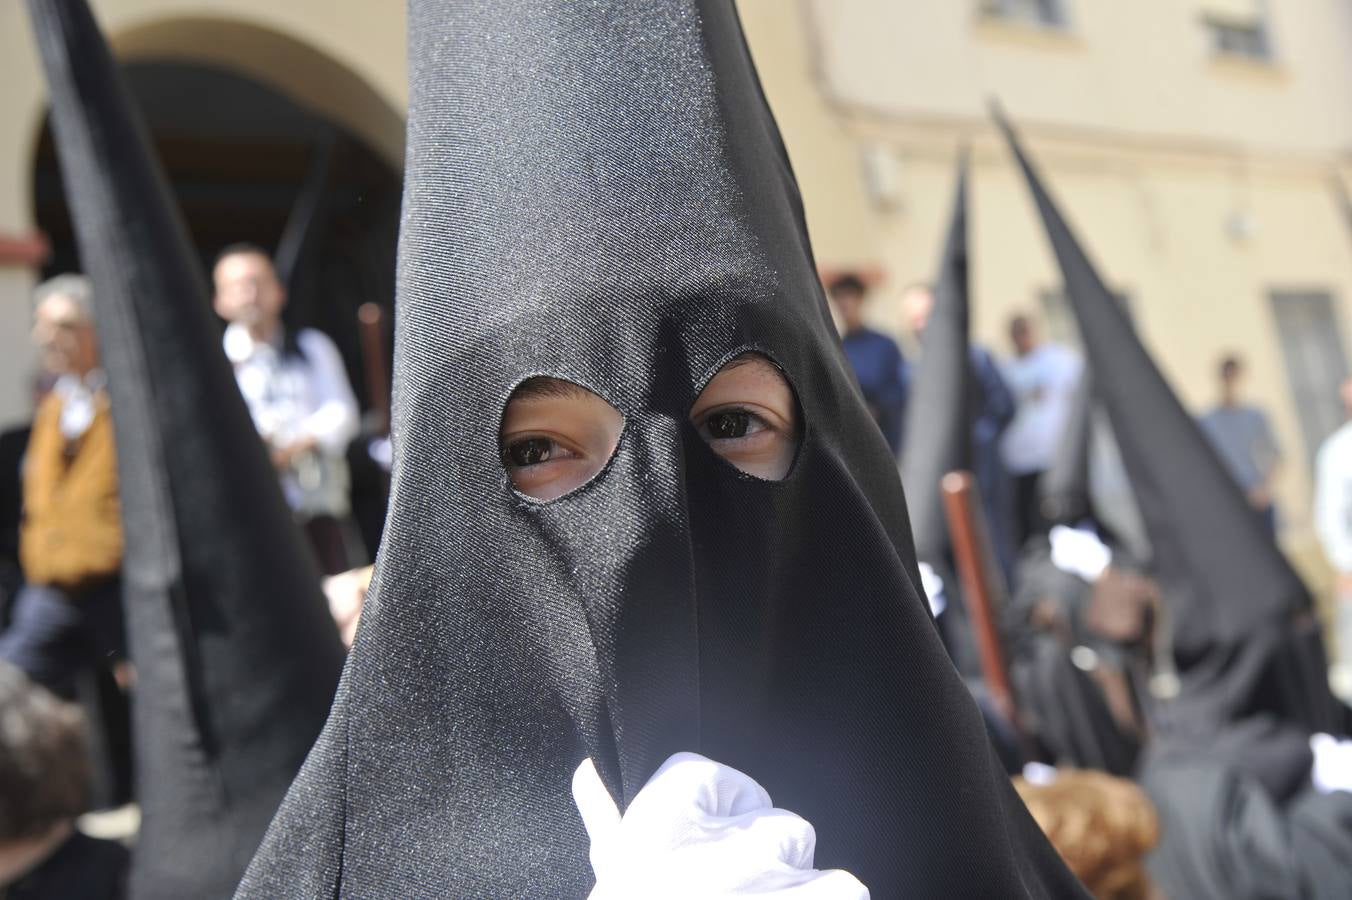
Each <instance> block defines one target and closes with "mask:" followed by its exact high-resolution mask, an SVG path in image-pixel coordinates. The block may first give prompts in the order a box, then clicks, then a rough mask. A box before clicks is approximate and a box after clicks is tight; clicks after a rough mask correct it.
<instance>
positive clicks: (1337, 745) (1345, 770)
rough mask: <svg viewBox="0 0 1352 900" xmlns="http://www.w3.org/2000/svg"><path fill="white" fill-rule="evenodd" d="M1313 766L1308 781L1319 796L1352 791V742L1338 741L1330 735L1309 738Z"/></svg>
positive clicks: (1317, 735)
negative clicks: (1312, 752) (1312, 783)
mask: <svg viewBox="0 0 1352 900" xmlns="http://www.w3.org/2000/svg"><path fill="white" fill-rule="evenodd" d="M1310 749H1311V750H1313V751H1314V766H1313V767H1312V768H1311V769H1310V779H1311V780H1312V781H1313V782H1314V787H1315V790H1317V791H1319V793H1321V794H1331V793H1333V792H1334V791H1352V741H1349V740H1342V741H1340V740H1338V739H1337V738H1336V737H1334V736H1333V735H1330V734H1314V735H1311V736H1310Z"/></svg>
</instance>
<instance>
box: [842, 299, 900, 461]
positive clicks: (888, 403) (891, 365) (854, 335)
mask: <svg viewBox="0 0 1352 900" xmlns="http://www.w3.org/2000/svg"><path fill="white" fill-rule="evenodd" d="M827 295H828V296H829V297H830V298H831V306H832V308H833V309H834V310H835V311H836V316H837V319H838V322H839V325H840V340H841V344H843V345H844V347H845V356H846V358H847V359H849V361H850V368H852V369H854V375H855V378H857V379H858V380H859V386H860V388H862V389H863V391H864V402H865V403H867V404H868V409H869V412H870V413H872V414H873V419H874V421H876V422H877V423H878V428H879V429H881V430H882V433H883V437H884V438H886V439H887V446H888V447H890V448H892V455H893V456H895V455H896V454H897V453H899V452H900V451H901V437H902V435H901V429H902V425H903V423H904V422H905V420H906V358H905V357H904V356H902V353H901V348H900V347H898V346H897V342H896V341H894V340H892V339H891V338H890V337H888V336H887V335H885V334H883V333H882V332H879V331H874V330H873V329H872V328H869V327H868V326H867V325H865V324H864V304H865V302H867V300H868V289H867V288H866V287H865V286H864V282H863V281H862V280H861V279H860V278H859V276H857V275H841V276H840V277H838V278H835V279H833V280H832V281H831V283H830V285H828V286H827Z"/></svg>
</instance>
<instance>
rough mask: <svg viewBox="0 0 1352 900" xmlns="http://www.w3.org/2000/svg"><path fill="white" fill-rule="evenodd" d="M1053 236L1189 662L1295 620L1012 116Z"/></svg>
mask: <svg viewBox="0 0 1352 900" xmlns="http://www.w3.org/2000/svg"><path fill="white" fill-rule="evenodd" d="M996 116H997V120H998V121H999V123H1000V126H1001V127H1002V128H1003V129H1004V132H1005V136H1006V138H1007V139H1008V140H1009V144H1010V147H1011V149H1012V150H1013V152H1014V155H1015V157H1016V158H1017V160H1018V163H1019V166H1020V168H1021V169H1022V170H1023V173H1024V176H1025V178H1026V179H1027V181H1028V186H1029V189H1030V190H1031V191H1032V193H1033V199H1034V201H1035V202H1036V204H1037V208H1038V212H1039V213H1040V215H1041V216H1042V222H1043V225H1044V226H1045V227H1046V229H1047V237H1048V240H1049V241H1050V243H1051V246H1052V250H1053V252H1054V253H1055V254H1056V259H1057V262H1058V263H1059V264H1060V267H1061V274H1062V277H1063V279H1064V280H1065V286H1066V292H1067V294H1069V297H1070V302H1071V308H1072V309H1073V310H1074V312H1075V317H1076V319H1077V321H1078V322H1079V326H1080V334H1081V336H1082V338H1083V340H1084V345H1085V352H1086V356H1087V358H1088V359H1089V360H1090V361H1091V367H1092V373H1093V378H1094V380H1095V383H1096V386H1097V391H1098V395H1099V397H1100V398H1101V399H1102V402H1103V405H1104V407H1105V409H1106V410H1107V413H1108V416H1109V418H1110V420H1111V421H1112V425H1113V432H1114V434H1115V435H1116V437H1117V442H1118V444H1119V446H1120V449H1121V453H1122V460H1123V463H1124V464H1125V466H1126V469H1127V474H1128V475H1129V477H1130V478H1131V484H1132V489H1133V491H1134V492H1135V494H1136V497H1137V501H1138V504H1139V506H1140V509H1141V514H1142V516H1143V518H1144V520H1145V525H1146V530H1147V532H1148V534H1149V536H1150V542H1151V545H1152V547H1153V548H1154V551H1153V552H1154V568H1155V572H1156V575H1157V577H1158V578H1159V580H1160V582H1161V585H1162V586H1163V588H1164V591H1165V596H1166V597H1167V598H1168V602H1169V604H1170V610H1171V612H1172V615H1173V627H1174V640H1175V646H1176V648H1177V649H1178V650H1179V651H1180V652H1181V653H1182V655H1183V656H1185V657H1189V656H1192V655H1194V654H1196V653H1199V652H1202V651H1203V650H1205V649H1206V648H1209V647H1215V646H1233V645H1236V644H1238V643H1240V642H1242V641H1244V640H1245V639H1246V638H1247V637H1248V636H1250V635H1252V634H1253V633H1255V631H1257V630H1259V629H1262V628H1265V627H1269V626H1272V625H1274V624H1277V623H1281V622H1284V621H1287V620H1289V618H1290V617H1291V616H1292V614H1294V613H1296V612H1299V611H1303V610H1306V609H1308V608H1309V606H1310V596H1309V594H1308V592H1307V591H1306V589H1305V586H1304V584H1302V583H1301V580H1300V578H1299V577H1298V576H1297V575H1296V573H1295V571H1294V570H1293V569H1292V568H1291V565H1290V563H1288V562H1287V560H1286V558H1285V557H1284V556H1283V555H1282V553H1281V551H1280V550H1278V548H1277V545H1276V544H1275V543H1274V542H1273V540H1272V538H1271V536H1269V535H1268V534H1267V533H1266V532H1265V530H1264V528H1263V526H1262V524H1261V523H1260V521H1259V519H1258V517H1257V516H1256V515H1255V514H1254V513H1253V510H1252V509H1251V508H1250V507H1249V505H1248V503H1247V501H1246V500H1245V498H1244V496H1243V494H1242V493H1241V491H1240V489H1239V487H1238V486H1237V485H1236V484H1235V482H1234V479H1233V478H1232V477H1231V476H1230V474H1229V473H1228V472H1227V471H1226V470H1225V467H1224V465H1223V464H1222V462H1221V460H1220V459H1219V457H1217V455H1216V452H1215V450H1213V449H1212V447H1211V445H1210V443H1208V441H1207V439H1206V437H1205V435H1203V434H1202V431H1201V429H1200V428H1199V427H1198V426H1197V423H1196V422H1195V421H1194V420H1193V418H1192V416H1190V415H1189V414H1188V412H1187V411H1186V410H1185V409H1184V408H1183V405H1182V404H1181V403H1179V401H1178V398H1177V397H1176V396H1175V395H1174V392H1173V390H1172V389H1170V387H1169V385H1168V383H1167V382H1166V381H1165V380H1164V377H1163V376H1162V375H1161V374H1160V372H1159V369H1158V368H1156V366H1155V363H1154V361H1153V360H1151V358H1150V354H1149V352H1148V351H1147V350H1146V349H1145V347H1144V346H1143V345H1142V344H1141V342H1140V339H1139V338H1138V337H1137V336H1136V333H1135V331H1134V330H1133V329H1132V327H1131V323H1130V322H1129V321H1128V319H1127V317H1126V314H1125V313H1124V312H1123V310H1122V309H1121V307H1120V305H1119V304H1118V303H1117V302H1116V300H1115V299H1114V298H1113V295H1112V294H1111V293H1110V292H1109V290H1108V289H1107V287H1106V286H1105V285H1104V284H1103V281H1102V280H1101V279H1100V278H1099V275H1098V273H1097V271H1095V269H1094V267H1093V265H1092V264H1091V263H1090V261H1089V259H1088V257H1087V256H1086V255H1085V253H1084V251H1083V250H1082V249H1081V247H1080V245H1079V243H1078V241H1076V239H1075V236H1074V235H1073V234H1072V233H1071V231H1070V228H1069V226H1067V224H1066V222H1065V220H1064V219H1063V218H1062V217H1061V214H1060V212H1059V210H1058V209H1057V208H1056V206H1055V204H1054V203H1053V202H1052V199H1051V197H1050V196H1049V195H1048V193H1047V190H1046V188H1044V187H1043V185H1042V182H1041V180H1040V179H1039V178H1038V175H1037V172H1036V171H1035V170H1034V169H1033V167H1032V165H1031V164H1030V163H1029V162H1028V159H1027V157H1026V156H1025V155H1024V153H1023V150H1022V148H1021V147H1020V145H1019V142H1018V139H1017V137H1016V136H1015V135H1014V132H1013V130H1012V129H1011V128H1010V127H1009V124H1008V123H1007V122H1006V121H1005V120H1004V118H1003V117H1002V116H1000V115H999V113H998V111H997V112H996Z"/></svg>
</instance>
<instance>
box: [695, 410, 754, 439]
mask: <svg viewBox="0 0 1352 900" xmlns="http://www.w3.org/2000/svg"><path fill="white" fill-rule="evenodd" d="M769 428H770V425H769V423H767V422H766V421H765V420H764V419H762V418H761V417H760V416H758V415H756V414H755V413H753V412H751V411H750V410H748V409H740V408H737V407H733V408H730V409H716V410H713V411H711V412H709V413H708V414H707V415H706V416H705V417H704V420H703V421H702V422H700V423H699V429H700V431H701V432H702V434H703V435H704V437H705V439H707V440H710V441H731V440H737V439H739V438H745V437H750V436H751V435H754V434H758V433H760V432H762V431H767V430H769Z"/></svg>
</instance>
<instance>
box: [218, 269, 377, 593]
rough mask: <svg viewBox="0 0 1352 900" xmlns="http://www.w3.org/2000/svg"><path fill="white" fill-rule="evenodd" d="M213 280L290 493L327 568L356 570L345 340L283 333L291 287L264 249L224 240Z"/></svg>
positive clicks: (229, 350) (241, 380) (249, 399)
mask: <svg viewBox="0 0 1352 900" xmlns="http://www.w3.org/2000/svg"><path fill="white" fill-rule="evenodd" d="M212 278H213V281H214V282H215V288H216V295H215V300H214V304H215V308H216V313H217V315H219V316H220V317H221V318H223V319H225V320H226V321H227V322H228V323H229V325H228V326H227V328H226V330H225V355H226V356H227V357H228V358H229V360H230V362H231V364H232V365H233V366H234V368H235V381H236V383H238V385H239V389H240V393H241V394H243V395H244V402H245V403H246V404H247V405H248V407H249V414H250V415H251V416H252V417H253V421H254V425H255V426H256V427H257V428H258V433H259V434H260V435H261V436H262V437H263V440H264V442H265V443H266V444H267V446H268V451H269V453H270V455H271V457H272V463H273V465H274V466H275V467H276V469H277V473H278V477H279V478H280V479H281V484H282V492H283V493H284V494H285V496H286V501H287V503H288V504H289V505H290V506H291V509H292V510H293V512H294V513H295V515H296V520H297V521H298V522H299V523H300V524H301V526H302V527H303V528H304V529H305V532H306V536H307V537H308V538H309V539H310V544H311V546H313V548H314V550H315V555H316V557H317V558H318V560H319V564H320V568H321V569H323V571H324V573H325V574H334V573H336V572H341V571H344V570H346V569H349V568H352V567H353V566H354V565H358V564H360V563H361V562H362V561H363V559H362V557H363V556H364V554H363V553H362V552H361V550H360V548H359V547H358V546H357V537H356V534H355V531H354V529H353V527H352V523H351V515H350V506H349V498H348V472H347V462H346V460H345V458H344V455H345V453H346V451H347V445H348V443H349V442H350V441H351V440H352V438H353V437H354V436H356V433H357V428H358V416H359V411H358V408H357V400H356V397H355V396H354V395H353V393H352V386H351V385H350V384H349V383H348V380H347V372H346V370H345V369H344V367H343V360H342V357H341V356H340V355H339V353H338V348H337V347H335V346H334V344H333V341H331V340H329V338H327V337H326V336H324V335H323V334H321V333H320V332H318V331H315V330H314V329H310V328H303V329H300V330H299V331H297V332H295V333H294V334H291V333H288V332H287V331H286V328H285V326H284V325H283V324H282V309H283V308H284V307H285V306H286V289H285V288H284V287H283V286H282V284H281V281H280V280H279V279H278V278H277V273H276V270H275V269H274V268H273V265H272V259H271V258H270V257H269V256H268V254H267V253H266V252H265V251H264V250H262V248H260V247H257V246H254V245H252V244H233V245H231V246H229V247H227V248H225V250H223V251H221V254H220V255H219V256H218V257H217V259H216V265H215V267H214V268H213V270H212Z"/></svg>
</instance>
